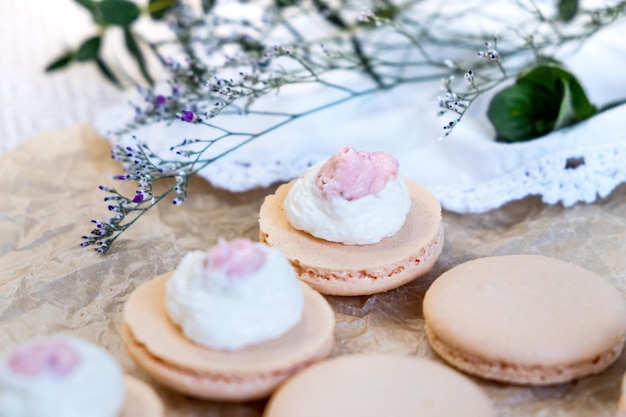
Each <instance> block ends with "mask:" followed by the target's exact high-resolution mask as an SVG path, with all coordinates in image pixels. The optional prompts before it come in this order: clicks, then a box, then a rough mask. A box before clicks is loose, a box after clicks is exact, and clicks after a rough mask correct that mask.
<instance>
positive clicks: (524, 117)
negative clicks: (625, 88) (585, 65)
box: [487, 63, 597, 142]
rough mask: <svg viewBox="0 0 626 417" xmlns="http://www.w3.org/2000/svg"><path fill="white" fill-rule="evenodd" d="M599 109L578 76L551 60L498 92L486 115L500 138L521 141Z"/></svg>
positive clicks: (572, 122)
mask: <svg viewBox="0 0 626 417" xmlns="http://www.w3.org/2000/svg"><path fill="white" fill-rule="evenodd" d="M596 111H597V110H596V108H595V106H593V105H592V104H591V103H590V102H589V99H588V98H587V96H586V94H585V92H584V90H583V88H582V86H581V85H580V83H579V82H578V80H577V79H576V78H575V77H574V76H573V75H572V74H570V73H569V72H567V71H566V70H564V69H563V68H561V67H560V66H557V65H555V64H552V63H550V64H546V65H540V66H537V67H535V68H533V69H532V70H530V71H528V72H526V73H524V74H522V75H521V76H520V77H519V78H518V79H517V81H516V83H515V84H514V85H512V86H510V87H508V88H506V89H504V90H502V91H500V92H499V93H497V94H496V95H495V96H494V97H493V99H492V100H491V102H490V103H489V108H488V110H487V116H488V118H489V120H490V121H491V123H492V124H493V126H494V128H495V129H496V140H497V141H501V142H519V141H525V140H530V139H534V138H536V137H539V136H542V135H545V134H546V133H549V132H550V131H552V130H555V129H560V128H562V127H565V126H569V125H571V124H574V123H577V122H580V121H582V120H584V119H586V118H588V117H591V116H592V115H594V114H595V113H596Z"/></svg>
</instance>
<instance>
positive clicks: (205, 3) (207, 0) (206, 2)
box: [202, 0, 215, 14]
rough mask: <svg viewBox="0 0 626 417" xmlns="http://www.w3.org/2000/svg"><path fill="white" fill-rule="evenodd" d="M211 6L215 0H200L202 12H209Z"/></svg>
mask: <svg viewBox="0 0 626 417" xmlns="http://www.w3.org/2000/svg"><path fill="white" fill-rule="evenodd" d="M213 6H215V0H202V11H203V12H204V14H209V12H210V11H211V9H212V8H213Z"/></svg>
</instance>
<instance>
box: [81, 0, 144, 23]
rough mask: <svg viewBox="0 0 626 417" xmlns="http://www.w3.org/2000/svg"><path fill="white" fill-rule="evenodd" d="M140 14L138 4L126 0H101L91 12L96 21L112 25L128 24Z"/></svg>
mask: <svg viewBox="0 0 626 417" xmlns="http://www.w3.org/2000/svg"><path fill="white" fill-rule="evenodd" d="M140 14H141V9H139V6H137V5H136V4H135V3H132V2H130V1H128V0H102V1H100V2H98V3H96V9H95V10H94V12H93V16H94V20H95V21H96V23H98V24H101V25H112V26H128V25H130V24H131V23H132V22H134V21H135V20H136V19H137V18H138V17H139V15H140Z"/></svg>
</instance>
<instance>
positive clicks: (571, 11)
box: [559, 0, 578, 22]
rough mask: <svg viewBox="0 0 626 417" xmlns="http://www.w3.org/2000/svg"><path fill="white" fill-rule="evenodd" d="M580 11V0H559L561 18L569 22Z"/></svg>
mask: <svg viewBox="0 0 626 417" xmlns="http://www.w3.org/2000/svg"><path fill="white" fill-rule="evenodd" d="M577 13H578V0H559V19H560V20H562V21H564V22H569V21H571V20H572V19H574V17H576V14H577Z"/></svg>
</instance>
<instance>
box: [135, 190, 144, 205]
mask: <svg viewBox="0 0 626 417" xmlns="http://www.w3.org/2000/svg"><path fill="white" fill-rule="evenodd" d="M143 199H144V195H143V193H141V192H139V191H137V194H135V198H133V203H135V204H139V203H141V202H142V201H143Z"/></svg>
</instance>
